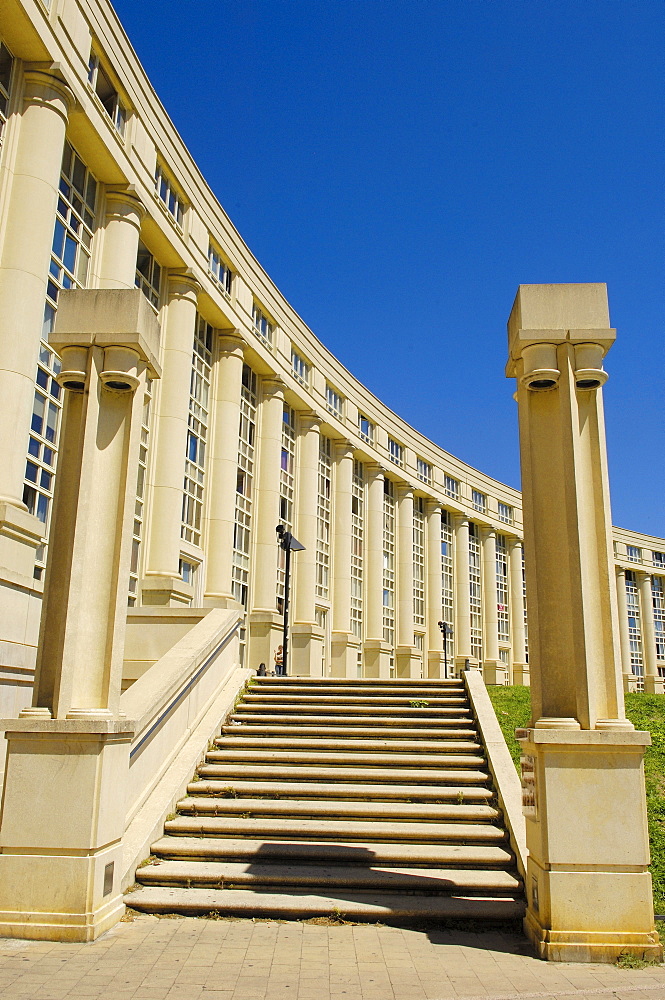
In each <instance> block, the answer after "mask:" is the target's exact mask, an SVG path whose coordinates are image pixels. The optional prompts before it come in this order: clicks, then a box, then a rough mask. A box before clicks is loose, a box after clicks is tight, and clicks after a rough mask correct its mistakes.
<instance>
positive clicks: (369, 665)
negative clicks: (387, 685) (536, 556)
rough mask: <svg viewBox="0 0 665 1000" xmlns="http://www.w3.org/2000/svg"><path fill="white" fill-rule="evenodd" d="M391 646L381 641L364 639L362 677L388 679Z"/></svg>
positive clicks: (391, 652) (391, 653)
mask: <svg viewBox="0 0 665 1000" xmlns="http://www.w3.org/2000/svg"><path fill="white" fill-rule="evenodd" d="M392 655H393V648H392V646H391V645H390V644H389V643H387V642H384V640H383V639H365V641H364V643H363V659H364V664H363V676H364V677H379V678H381V679H382V680H389V679H390V657H391V656H392Z"/></svg>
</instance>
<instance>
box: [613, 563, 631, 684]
mask: <svg viewBox="0 0 665 1000" xmlns="http://www.w3.org/2000/svg"><path fill="white" fill-rule="evenodd" d="M616 577H617V607H618V610H619V642H620V647H621V669H622V678H623V689H624V691H630V689H631V681H632V679H633V668H632V665H631V661H630V635H629V633H628V601H627V600H626V571H625V569H623V568H622V567H621V566H617V568H616Z"/></svg>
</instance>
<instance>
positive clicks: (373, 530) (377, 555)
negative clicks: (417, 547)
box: [363, 462, 392, 679]
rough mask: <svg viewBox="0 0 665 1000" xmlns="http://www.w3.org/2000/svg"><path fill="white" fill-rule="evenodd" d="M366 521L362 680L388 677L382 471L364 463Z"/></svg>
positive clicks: (374, 465) (373, 465)
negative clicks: (384, 622) (384, 611)
mask: <svg viewBox="0 0 665 1000" xmlns="http://www.w3.org/2000/svg"><path fill="white" fill-rule="evenodd" d="M365 473H366V475H367V519H366V522H365V525H366V538H367V544H366V546H365V560H366V567H367V569H366V574H365V579H366V582H367V592H366V598H365V608H366V612H367V628H366V635H365V641H364V643H363V650H364V656H365V676H366V677H383V678H386V679H387V678H388V677H390V656H391V653H392V649H391V647H390V645H389V644H388V643H387V642H385V641H384V638H383V486H384V481H385V480H384V469H383V468H382V467H381V466H380V465H376V464H372V463H370V462H367V463H366V464H365Z"/></svg>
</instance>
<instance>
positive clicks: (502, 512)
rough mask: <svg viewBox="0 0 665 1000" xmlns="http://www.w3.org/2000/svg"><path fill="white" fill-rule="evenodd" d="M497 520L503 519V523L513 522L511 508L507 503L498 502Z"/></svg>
mask: <svg viewBox="0 0 665 1000" xmlns="http://www.w3.org/2000/svg"><path fill="white" fill-rule="evenodd" d="M499 520H500V521H503V522H504V523H505V524H512V523H513V508H512V507H510V506H509V505H508V504H507V503H500V504H499Z"/></svg>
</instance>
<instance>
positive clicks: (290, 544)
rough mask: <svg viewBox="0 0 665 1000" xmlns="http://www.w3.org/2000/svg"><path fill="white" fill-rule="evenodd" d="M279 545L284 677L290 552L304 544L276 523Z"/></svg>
mask: <svg viewBox="0 0 665 1000" xmlns="http://www.w3.org/2000/svg"><path fill="white" fill-rule="evenodd" d="M275 531H276V532H277V541H278V543H279V547H280V548H282V549H284V551H285V552H286V562H285V566H284V631H283V636H282V676H283V677H286V670H287V664H288V656H289V588H290V586H291V553H292V552H304V551H305V546H304V545H303V544H302V543H301V542H299V541H298V539H297V538H296V537H295V536H294V535H292V534H291V532H290V531H287V529H286V528H285V527H284V525H283V524H278V525H277V527H276V528H275Z"/></svg>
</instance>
